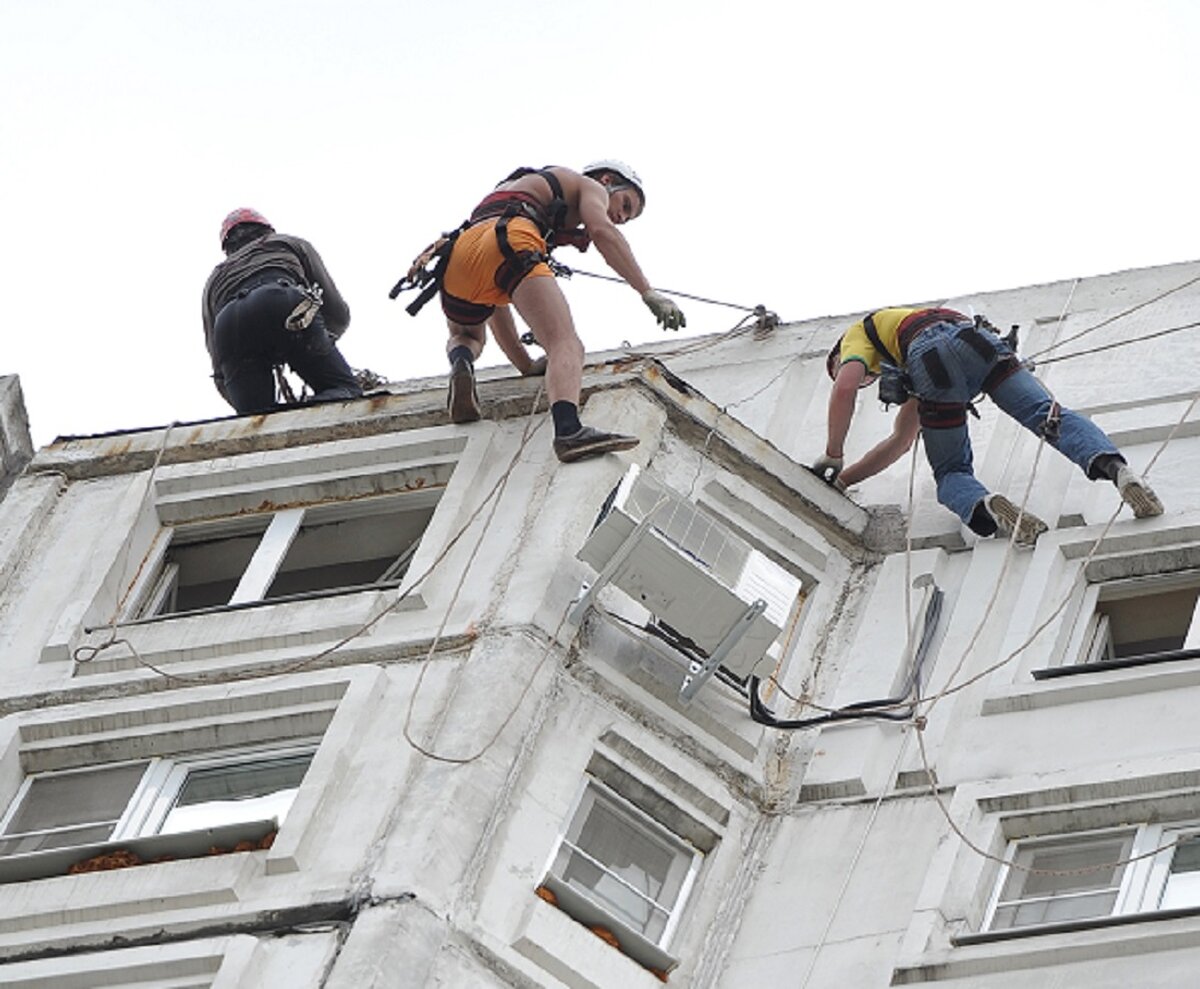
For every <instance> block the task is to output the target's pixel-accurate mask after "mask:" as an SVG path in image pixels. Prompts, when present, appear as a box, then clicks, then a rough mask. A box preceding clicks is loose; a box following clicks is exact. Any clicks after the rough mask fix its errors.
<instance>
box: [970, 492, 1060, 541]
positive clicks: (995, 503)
mask: <svg viewBox="0 0 1200 989" xmlns="http://www.w3.org/2000/svg"><path fill="white" fill-rule="evenodd" d="M983 504H984V507H985V508H986V509H987V510H988V513H989V514H990V515H991V516H992V518H993V519H995V520H996V527H997V528H998V529H999V534H1000V535H1002V536H1004V537H1005V538H1008V537H1009V536H1013V531H1014V530H1016V535H1015V536H1013V542H1014V543H1016V544H1017V545H1018V546H1032V545H1033V544H1034V543H1036V542H1037V537H1038V536H1040V535H1041V534H1042V533H1043V532H1045V531H1046V530H1047V529H1048V528H1050V527H1049V526H1048V525H1046V523H1045V522H1043V521H1042V520H1041V519H1039V518H1038V517H1037V516H1036V515H1034V514H1032V513H1031V512H1029V511H1025V512H1022V511H1021V510H1020V509H1019V508H1017V506H1016V505H1014V504H1013V503H1012V502H1011V501H1009V500H1008V499H1007V498H1005V497H1004V495H1002V494H990V495H988V496H987V497H986V498H984V499H983Z"/></svg>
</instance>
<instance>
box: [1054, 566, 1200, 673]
mask: <svg viewBox="0 0 1200 989" xmlns="http://www.w3.org/2000/svg"><path fill="white" fill-rule="evenodd" d="M1192 588H1196V589H1197V592H1198V594H1197V600H1196V601H1195V602H1194V603H1193V605H1192V616H1191V619H1190V620H1189V622H1188V628H1187V631H1186V632H1185V633H1184V638H1183V642H1182V644H1181V645H1179V646H1178V647H1177V648H1175V649H1169V650H1161V651H1157V652H1148V653H1135V654H1131V655H1128V656H1118V655H1116V651H1115V648H1114V645H1113V639H1112V629H1111V619H1110V618H1109V616H1108V614H1106V613H1105V612H1104V611H1103V610H1102V609H1101V606H1102V605H1103V604H1105V603H1106V602H1109V601H1128V600H1131V599H1138V598H1155V597H1158V596H1159V595H1161V594H1164V593H1169V592H1172V591H1181V590H1190V589H1192ZM1081 617H1084V618H1085V619H1086V620H1085V621H1084V622H1083V623H1082V624H1083V625H1084V631H1083V637H1082V642H1081V644H1080V648H1079V649H1078V650H1076V651H1073V652H1072V653H1070V655H1074V656H1075V657H1076V659H1075V662H1076V663H1080V664H1090V663H1101V662H1107V663H1114V662H1122V661H1134V660H1137V661H1145V660H1146V659H1147V658H1148V657H1151V656H1156V655H1170V654H1173V653H1177V652H1183V651H1186V650H1192V649H1197V648H1200V569H1186V570H1176V571H1170V572H1164V573H1157V574H1146V575H1144V576H1137V577H1124V578H1117V579H1114V580H1106V581H1093V582H1090V583H1089V585H1088V588H1087V590H1086V592H1085V595H1084V607H1083V613H1082V616H1081ZM1100 652H1103V653H1105V656H1104V657H1103V658H1100V657H1098V656H1097V653H1100Z"/></svg>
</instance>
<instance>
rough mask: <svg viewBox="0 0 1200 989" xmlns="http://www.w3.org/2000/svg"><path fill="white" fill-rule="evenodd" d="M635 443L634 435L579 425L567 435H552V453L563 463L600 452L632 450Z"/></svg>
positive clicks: (636, 442) (598, 454)
mask: <svg viewBox="0 0 1200 989" xmlns="http://www.w3.org/2000/svg"><path fill="white" fill-rule="evenodd" d="M637 445H638V439H637V437H636V436H622V435H621V434H620V433H606V432H603V431H602V430H599V429H593V428H592V427H591V426H581V427H580V428H579V431H578V432H575V433H571V434H570V435H569V436H556V437H554V453H555V455H556V456H557V457H558V459H559V460H561V461H562V462H563V463H564V464H569V463H572V462H574V461H576V460H584V459H586V458H587V457H598V456H600V454H602V453H615V452H616V451H618V450H632V449H633V448H634V447H635V446H637Z"/></svg>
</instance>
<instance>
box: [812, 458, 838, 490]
mask: <svg viewBox="0 0 1200 989" xmlns="http://www.w3.org/2000/svg"><path fill="white" fill-rule="evenodd" d="M844 462H845V461H844V459H843V458H842V457H831V456H829V454H827V453H825V454H822V455H821V456H819V457H817V459H816V460H815V461H814V462H813V465H812V467H811V468H810V469H811V470H812V472H813V473H814V474H816V475H817V477H819V478H820V479H821V480H822V481H824V482H825V483H826V484H830V485H833V486H834V487H837V488H838V490H839V491H845V490H846V486H845V485H844V484H843V485H841V486H840V487H838V474H840V473H841V472H842V464H843V463H844Z"/></svg>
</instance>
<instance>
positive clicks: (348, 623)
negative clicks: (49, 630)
mask: <svg viewBox="0 0 1200 989" xmlns="http://www.w3.org/2000/svg"><path fill="white" fill-rule="evenodd" d="M397 594H398V592H397V590H396V589H395V588H391V589H387V590H376V589H372V590H366V591H353V592H349V593H340V594H333V595H325V594H316V595H306V596H304V597H302V598H296V599H291V600H286V601H260V602H254V603H253V604H250V605H245V606H243V605H234V606H225V607H222V608H215V609H211V610H208V609H206V610H205V611H202V612H191V613H188V614H180V615H164V616H162V617H161V618H154V619H149V620H146V621H140V622H134V623H128V624H120V625H117V626H116V634H117V636H118V637H119V638H123V639H127V640H128V641H129V642H130V643H131V644H132V645H133V647H134V648H135V649H137V652H138V655H139V656H140V657H141V658H142V660H144V661H146V662H150V663H153V664H154V665H155V666H169V665H173V664H179V663H186V662H193V661H197V660H212V659H214V658H217V657H220V656H234V655H239V656H245V655H246V654H248V653H252V652H257V651H266V650H280V649H287V648H295V647H300V648H304V649H309V650H311V649H314V648H318V649H319V648H320V647H321V646H323V645H326V644H329V643H333V642H337V641H338V640H340V639H342V638H344V637H346V636H347V635H350V634H352V633H354V632H355V631H357V630H359V629H361V628H362V627H363V625H365V624H366V623H367V622H368V621H370V620H371V619H372V618H375V617H376V616H377V615H378V614H379V613H380V612H381V611H382V610H383V609H385V608H390V609H391V610H392V611H393V612H395V613H397V614H399V613H401V612H408V611H420V610H422V609H424V608H425V601H424V599H423V598H422V597H421V595H420V594H419V593H416V594H409V595H408V596H407V597H406V598H405V599H404V600H403V601H401V602H400V603H399V604H398V605H396V606H395V607H391V606H392V604H393V602H395V601H396V597H397ZM107 631H108V630H107V628H102V629H96V630H94V631H93V633H92V635H91V636H89V637H87V638H85V639H83V640H82V643H83V644H89V643H93V642H97V643H98V642H101V641H103V640H104V639H105V638H106V636H107ZM71 652H72V650H71V649H70V648H68V646H67V644H65V643H51V644H50V645H48V646H47V647H46V648H45V649H44V650H43V651H42V661H43V662H46V661H48V660H61V659H67V658H69V657H70V655H71ZM140 665H142V664H141V662H139V660H138V658H137V657H136V656H134V655H133V653H132V652H131V651H130V650H129V649H128V648H124V647H114V648H113V649H110V650H106V651H105V652H103V653H100V654H99V655H98V656H97V657H96V658H95V659H94V660H92V661H90V662H83V663H78V664H77V665H76V667H75V674H76V675H87V674H99V673H114V672H119V671H122V670H129V669H135V668H137V667H138V666H140Z"/></svg>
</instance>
